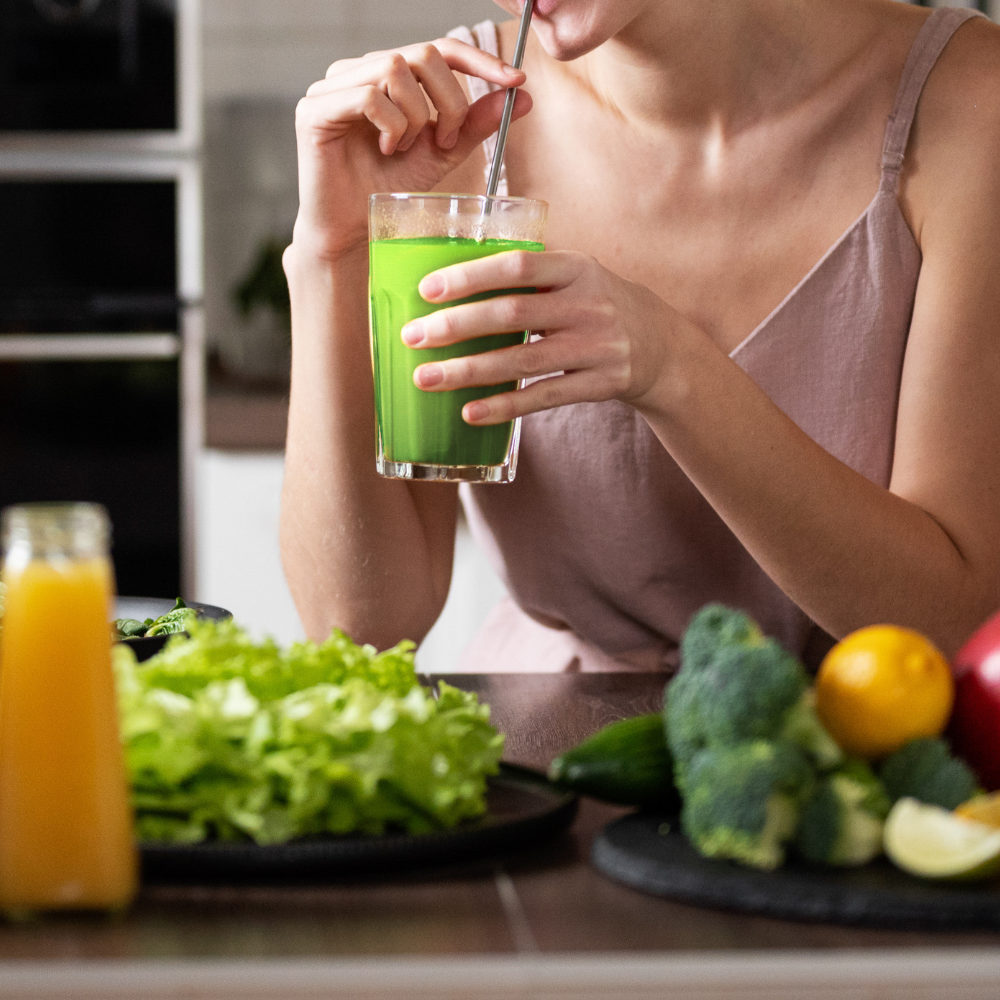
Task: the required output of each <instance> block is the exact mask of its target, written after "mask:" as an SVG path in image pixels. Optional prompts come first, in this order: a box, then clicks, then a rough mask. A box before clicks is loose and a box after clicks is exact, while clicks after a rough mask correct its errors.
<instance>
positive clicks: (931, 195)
mask: <svg viewBox="0 0 1000 1000" xmlns="http://www.w3.org/2000/svg"><path fill="white" fill-rule="evenodd" d="M903 182H904V183H903V187H902V189H901V196H902V199H903V200H905V203H906V204H905V205H904V209H908V211H907V214H908V216H911V217H912V218H911V226H912V227H913V229H914V232H915V233H916V234H917V236H918V240H919V238H920V231H921V230H922V228H923V225H924V223H925V222H926V221H928V220H929V219H931V218H932V217H933V216H934V215H936V214H940V213H947V214H953V210H954V209H955V208H957V207H958V203H960V202H966V201H968V197H969V195H970V193H971V194H973V195H975V196H978V197H979V198H981V199H983V200H985V201H987V202H991V201H993V200H994V199H997V198H1000V26H998V25H996V24H993V23H992V22H990V21H988V20H986V18H973V19H971V20H969V21H968V22H967V23H966V24H964V25H962V27H961V28H959V29H958V31H957V32H956V33H955V35H954V37H953V38H952V39H951V41H950V42H949V43H948V45H947V47H946V48H945V50H944V52H943V53H942V54H941V57H940V58H939V60H938V62H937V64H936V65H935V67H934V69H933V70H932V72H931V75H930V77H929V78H928V80H927V84H926V86H925V88H924V92H923V94H922V95H921V98H920V104H919V106H918V108H917V116H916V119H915V121H914V126H913V132H912V133H911V137H910V145H909V148H908V149H907V154H906V161H905V163H904V172H903ZM953 199H955V200H954V201H953Z"/></svg>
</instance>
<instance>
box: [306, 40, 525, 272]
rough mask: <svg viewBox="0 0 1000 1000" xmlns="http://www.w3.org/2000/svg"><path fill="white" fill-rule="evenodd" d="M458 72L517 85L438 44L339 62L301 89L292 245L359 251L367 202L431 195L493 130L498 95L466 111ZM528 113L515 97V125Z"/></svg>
mask: <svg viewBox="0 0 1000 1000" xmlns="http://www.w3.org/2000/svg"><path fill="white" fill-rule="evenodd" d="M456 71H457V72H460V73H465V74H467V75H469V76H477V77H480V78H481V79H483V80H487V81H489V82H490V83H496V84H498V85H499V86H500V87H501V88H507V87H519V86H520V85H521V84H522V83H523V82H524V79H525V77H524V73H522V72H521V71H520V70H515V69H514V68H513V67H511V66H508V65H507V64H506V63H504V62H503V61H502V60H501V59H498V58H497V57H496V56H492V55H490V54H489V53H487V52H483V51H481V50H480V49H477V48H475V47H473V46H471V45H466V44H465V43H464V42H460V41H458V40H457V39H454V38H441V39H438V40H437V41H436V42H433V43H430V42H428V43H423V44H419V45H409V46H406V47H405V48H401V49H392V50H390V51H385V52H371V53H369V54H368V55H366V56H362V57H361V58H360V59H342V60H340V61H338V62H335V63H334V64H333V65H332V66H331V67H330V68H329V70H327V74H326V78H325V79H324V80H320V81H319V82H318V83H314V84H313V85H312V86H311V87H310V88H309V90H308V91H307V92H306V96H305V97H304V98H302V100H301V101H299V105H298V108H297V110H296V121H295V127H296V134H297V139H298V157H299V214H298V218H297V219H296V222H295V234H294V241H295V243H296V244H297V245H298V246H299V247H303V248H306V249H308V251H309V252H311V253H315V254H317V255H319V256H321V257H323V258H325V259H327V260H335V259H336V258H338V257H340V256H341V255H343V254H345V253H350V252H351V251H353V250H356V249H358V248H360V247H362V246H364V245H366V244H367V242H368V196H369V195H371V194H373V193H375V192H381V191H429V190H431V189H432V188H434V186H435V185H437V184H439V183H440V182H441V181H442V180H443V179H444V178H445V176H447V174H449V173H450V172H451V171H452V170H454V169H455V168H456V167H457V166H459V164H461V163H462V162H463V161H464V160H465V159H466V158H467V157H468V156H469V155H470V154H471V153H472V152H473V150H475V148H476V147H477V146H478V145H479V144H480V143H482V142H483V141H484V140H485V139H486V138H488V137H489V136H490V135H491V134H492V133H493V132H495V131H496V130H497V128H498V127H499V124H500V118H501V115H502V113H503V102H504V92H503V89H501V90H499V91H496V92H494V93H491V94H488V95H486V96H485V97H483V98H481V99H480V100H478V101H476V102H475V103H474V104H473V105H471V106H470V105H469V101H468V98H467V97H466V95H465V91H464V90H463V89H462V87H461V85H460V84H459V82H458V80H457V79H456V77H455V72H456ZM421 88H422V89H421ZM425 95H426V96H425ZM530 108H531V99H530V98H529V97H528V95H527V94H526V93H524V92H523V91H519V92H518V99H517V101H516V103H515V105H514V118H519V117H521V116H522V115H524V114H527V112H528V111H529V110H530Z"/></svg>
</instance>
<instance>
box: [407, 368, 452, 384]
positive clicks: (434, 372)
mask: <svg viewBox="0 0 1000 1000" xmlns="http://www.w3.org/2000/svg"><path fill="white" fill-rule="evenodd" d="M413 377H414V379H415V380H416V383H417V385H418V386H420V388H422V389H424V388H429V387H430V386H432V385H437V384H438V383H439V382H440V381H442V379H444V372H443V371H442V370H441V366H440V365H421V366H420V367H419V368H418V369H417V370H416V371H415V372H414V373H413Z"/></svg>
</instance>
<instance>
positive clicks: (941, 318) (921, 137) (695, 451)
mask: <svg viewBox="0 0 1000 1000" xmlns="http://www.w3.org/2000/svg"><path fill="white" fill-rule="evenodd" d="M971 34H972V33H971V32H970V35H971ZM994 40H995V39H994V38H993V37H988V38H987V40H986V46H985V48H986V52H985V53H983V54H985V55H986V56H988V57H989V59H990V60H993V62H992V63H990V62H986V63H985V65H984V62H983V60H979V61H978V65H977V60H976V58H965V59H963V60H961V61H959V60H957V59H950V60H948V62H947V63H945V65H944V66H943V67H942V68H941V71H940V74H939V75H940V76H941V79H939V80H936V81H933V82H934V84H935V86H934V90H933V91H932V92H931V93H932V95H933V96H932V98H931V99H930V100H927V101H925V103H926V104H927V108H926V110H925V109H924V108H923V107H922V109H921V117H920V119H918V121H919V131H918V132H917V133H915V135H914V138H913V142H912V144H911V149H910V151H909V153H908V162H912V163H913V164H915V165H916V167H915V169H911V170H910V171H909V173H908V175H907V176H906V177H904V186H903V189H902V194H901V202H902V204H903V207H904V211H905V212H906V214H907V217H908V219H909V221H910V222H911V225H912V226H913V228H914V232H915V235H916V236H917V238H918V241H919V243H920V245H921V249H922V252H923V267H922V270H921V276H920V282H919V286H918V289H917V296H916V304H915V309H914V315H913V320H912V325H911V330H910V336H909V341H908V346H907V351H906V358H905V363H904V369H903V378H902V385H901V390H900V400H899V410H898V416H897V428H896V443H895V452H894V461H893V472H892V480H891V483H890V486H889V489H887V490H886V489H883V488H882V487H880V486H877V485H876V484H874V483H872V482H871V481H870V480H868V479H866V478H864V477H863V476H861V475H860V474H859V473H857V472H855V471H854V470H853V469H851V468H849V467H848V466H847V465H845V464H844V463H842V462H841V461H839V460H838V459H836V458H834V457H833V456H832V455H830V454H829V453H828V452H827V451H825V450H824V449H823V448H822V447H820V446H819V445H818V444H817V443H816V442H815V441H813V440H812V439H811V438H810V437H809V436H808V435H807V434H806V433H805V432H804V431H802V430H801V428H799V427H798V426H797V425H796V424H795V423H794V422H793V421H792V420H790V419H789V418H788V417H787V416H786V415H785V414H784V413H783V412H782V411H781V410H780V409H779V408H778V407H777V406H776V405H775V404H774V403H772V402H771V400H770V399H769V398H768V397H767V396H766V395H765V394H764V392H763V391H762V390H761V389H760V388H759V387H758V386H757V385H756V383H754V382H753V380H752V379H751V378H750V377H749V376H748V375H747V374H746V373H744V372H743V371H742V369H740V368H739V367H738V366H737V365H736V363H735V362H733V361H732V360H731V359H730V358H729V357H728V356H727V355H726V354H724V353H723V352H722V351H721V350H720V349H719V348H717V347H716V346H715V345H714V344H713V343H712V342H711V340H710V339H709V338H708V336H707V335H706V334H704V333H703V332H702V331H701V330H700V329H698V328H697V327H695V326H694V325H693V324H692V323H690V322H688V321H687V320H686V319H684V317H682V316H681V315H680V314H678V313H677V312H676V311H674V310H673V309H671V308H670V307H669V306H668V305H667V304H666V303H664V302H663V301H662V300H661V299H659V298H658V297H657V296H655V295H654V294H653V293H652V292H650V291H649V290H648V289H646V288H643V287H642V286H639V285H636V284H633V283H631V282H629V281H626V280H625V279H623V278H620V277H618V276H616V275H613V274H612V273H610V272H609V271H607V270H606V269H605V268H603V267H601V266H600V265H599V264H597V262H596V261H594V260H593V259H592V258H589V257H587V256H585V255H583V254H576V253H558V252H555V253H543V254H532V253H509V254H500V255H497V256H495V257H491V258H484V259H481V260H479V261H475V262H471V263H468V264H462V265H456V266H454V267H451V268H447V269H445V270H443V271H439V272H436V273H435V274H434V275H429V276H428V277H427V278H425V279H424V282H423V283H422V285H421V292H422V294H423V295H424V297H425V298H426V299H428V300H430V301H433V302H448V301H454V300H456V299H460V298H464V297H465V296H467V295H471V294H474V293H476V292H480V291H486V290H490V289H497V288H517V287H526V286H533V287H536V288H538V289H540V290H542V291H540V293H539V294H537V295H513V296H504V297H500V298H495V299H490V300H486V301H483V302H478V303H471V304H466V305H460V306H456V307H453V308H451V309H448V310H441V311H439V312H436V313H433V314H431V315H430V316H428V317H425V318H424V319H422V320H420V321H418V322H417V323H414V324H410V326H409V327H407V328H404V331H403V336H404V340H406V341H407V343H409V344H410V345H411V346H419V347H432V346H440V345H443V344H448V343H455V342H457V341H460V340H465V339H468V338H470V337H475V336H480V335H482V334H485V333H493V332H497V331H499V330H510V331H515V330H519V329H522V330H523V329H534V330H544V331H545V336H544V337H543V338H542V339H541V340H537V341H535V342H533V343H530V344H526V345H524V346H517V347H512V348H508V349H506V350H502V351H494V352H491V353H487V354H481V355H475V356H473V357H470V358H460V359H455V360H452V361H448V362H443V363H435V364H428V365H423V366H421V367H420V368H418V369H417V372H416V373H415V376H414V378H415V380H416V382H417V385H418V386H420V387H421V388H424V389H428V390H431V391H440V390H444V389H454V388H458V387H460V386H469V385H495V384H498V383H501V382H505V381H510V380H513V379H519V378H525V377H530V376H537V375H547V374H550V373H553V372H562V373H563V374H560V375H557V376H556V377H554V378H548V379H544V380H542V381H538V382H535V383H533V384H531V385H530V386H528V387H527V388H526V389H523V390H521V391H519V392H517V393H504V394H501V395H497V396H493V397H490V398H489V399H486V400H482V401H479V402H476V403H470V404H467V405H466V408H465V411H464V416H465V418H466V419H467V420H468V421H469V422H470V423H474V424H492V423H498V422H501V421H505V420H509V419H511V418H512V417H515V416H519V415H524V414H527V413H531V412H535V411H538V410H543V409H548V408H550V407H553V406H560V405H564V404H567V403H577V402H587V401H602V400H608V399H620V400H623V401H625V402H628V403H630V404H631V405H633V406H634V407H636V409H637V410H638V411H639V412H640V413H641V414H642V415H643V417H644V418H645V419H646V421H647V422H648V423H649V425H650V427H651V428H652V429H653V431H654V432H655V433H656V435H657V437H658V438H659V439H660V441H661V442H662V443H663V445H664V447H665V448H666V449H667V451H668V452H669V453H670V455H671V456H672V457H673V458H674V460H675V461H676V462H677V463H678V464H679V465H680V467H681V468H682V469H683V470H684V472H685V473H686V474H687V475H688V477H689V478H690V479H691V480H692V482H693V483H694V484H695V485H696V486H697V487H698V489H699V490H700V491H701V493H702V494H703V495H704V496H705V497H706V499H707V500H708V502H709V503H710V504H711V505H712V507H713V508H714V509H715V510H716V512H717V513H718V514H719V516H720V517H721V518H722V519H723V520H724V521H725V523H726V524H727V525H728V526H729V527H730V528H731V529H732V531H733V532H734V533H735V534H736V536H737V537H738V538H739V539H740V541H741V542H742V543H743V544H744V545H745V546H746V548H747V549H748V551H749V552H750V553H751V555H752V556H753V557H754V558H755V559H756V560H757V562H758V563H760V565H761V566H762V567H763V569H764V570H765V571H766V572H767V573H768V574H769V575H770V576H771V577H772V579H774V580H775V582H776V583H777V584H778V585H779V586H780V587H781V588H782V589H783V590H784V591H785V593H786V594H788V596H789V597H790V598H791V599H792V600H793V601H795V602H796V603H797V604H798V605H799V606H800V607H801V608H802V609H803V610H804V611H805V612H806V614H808V615H809V616H810V617H811V618H812V619H813V620H815V621H816V622H817V623H818V624H819V625H821V626H822V627H823V628H825V629H826V630H827V631H828V632H830V633H831V634H832V635H834V636H837V637H840V636H843V635H845V634H847V633H848V632H850V631H853V630H854V629H856V628H859V627H861V626H863V625H867V624H872V623H876V622H892V623H895V624H899V625H907V626H910V627H913V628H916V629H919V630H920V631H922V632H924V633H926V634H927V635H929V636H930V637H931V638H932V639H933V640H934V641H935V642H936V643H937V644H938V645H939V646H940V647H941V648H942V649H943V650H944V651H945V652H946V653H948V654H949V655H950V654H952V653H954V652H955V650H956V649H957V648H958V646H959V645H960V644H961V643H962V642H963V641H964V639H965V638H966V637H967V636H968V635H969V634H970V633H971V632H972V631H973V629H974V628H975V627H976V626H977V625H978V624H980V623H981V622H982V621H983V620H984V619H985V618H986V617H987V616H988V615H989V614H990V613H991V612H992V611H993V610H995V609H996V607H997V606H998V605H1000V96H998V95H1000V70H998V69H996V68H995V67H996V65H997V63H996V51H997V48H996V45H995V44H994ZM978 44H979V43H978V39H973V40H972V47H973V49H974V50H975V48H976V45H978ZM966 47H968V46H966ZM973 56H975V52H974V53H973ZM956 63H957V65H956ZM977 70H978V72H977ZM935 72H936V73H938V71H937V70H936V71H935ZM956 78H957V79H956ZM962 85H964V89H963V86H962ZM956 95H958V96H956Z"/></svg>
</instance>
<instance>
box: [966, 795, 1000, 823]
mask: <svg viewBox="0 0 1000 1000" xmlns="http://www.w3.org/2000/svg"><path fill="white" fill-rule="evenodd" d="M955 815H956V816H961V817H962V819H971V820H975V822H977V823H985V824H986V825H987V826H995V827H1000V792H991V793H990V794H989V795H977V796H976V797H975V798H973V799H969V801H968V802H963V803H962V804H961V805H960V806H959V807H958V808H957V809H956V810H955Z"/></svg>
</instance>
